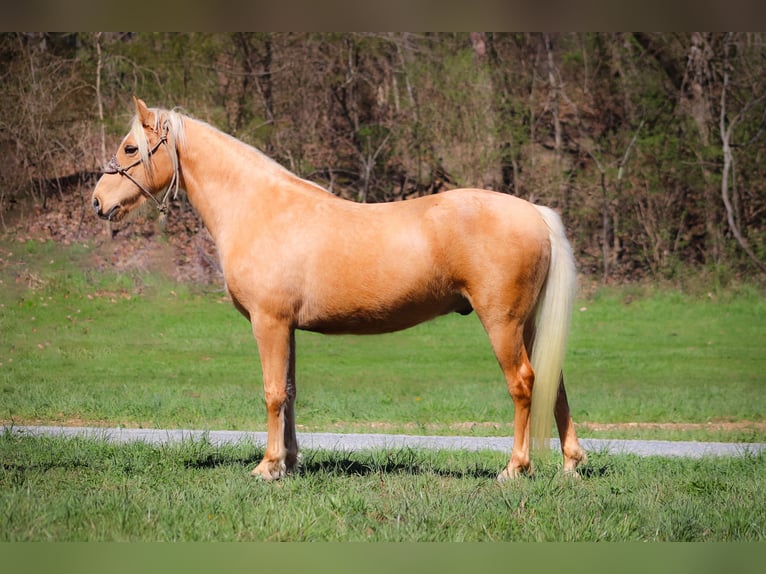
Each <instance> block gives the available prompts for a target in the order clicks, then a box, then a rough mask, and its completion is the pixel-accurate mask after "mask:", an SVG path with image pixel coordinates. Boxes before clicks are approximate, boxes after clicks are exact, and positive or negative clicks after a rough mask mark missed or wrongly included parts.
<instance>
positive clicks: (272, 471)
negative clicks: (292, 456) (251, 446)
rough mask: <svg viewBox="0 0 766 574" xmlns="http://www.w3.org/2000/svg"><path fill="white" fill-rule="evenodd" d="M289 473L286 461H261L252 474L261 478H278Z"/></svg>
mask: <svg viewBox="0 0 766 574" xmlns="http://www.w3.org/2000/svg"><path fill="white" fill-rule="evenodd" d="M286 473H287V470H286V468H285V463H284V462H267V461H265V460H264V461H261V463H260V464H259V465H258V466H256V467H255V468H254V469H253V470H252V471H251V472H250V476H252V477H255V478H257V479H260V480H277V479H279V478H282V477H283V476H285V474H286Z"/></svg>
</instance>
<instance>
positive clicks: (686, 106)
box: [0, 32, 766, 281]
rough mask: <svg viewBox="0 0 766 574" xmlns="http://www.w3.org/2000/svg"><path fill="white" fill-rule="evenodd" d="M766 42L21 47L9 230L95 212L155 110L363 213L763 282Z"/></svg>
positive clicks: (8, 46) (494, 38) (346, 38)
mask: <svg viewBox="0 0 766 574" xmlns="http://www.w3.org/2000/svg"><path fill="white" fill-rule="evenodd" d="M765 40H766V34H764V33H697V32H693V33H489V32H471V33H428V34H417V33H402V32H396V33H337V34H329V33H273V34H271V33H268V34H267V33H227V34H223V33H215V34H210V33H178V34H171V33H114V32H109V33H107V32H104V33H66V34H61V33H57V34H52V33H4V34H0V109H1V110H2V114H0V152H2V157H3V168H2V170H0V215H3V214H5V213H9V212H10V211H12V210H13V209H18V206H19V205H20V204H22V203H30V202H31V203H32V204H34V205H35V206H36V207H37V210H38V211H43V212H44V211H45V210H46V209H51V208H50V206H49V205H48V198H49V197H51V196H62V197H63V196H64V195H65V194H67V193H72V192H71V191H70V190H71V189H72V186H73V185H74V186H78V189H80V192H79V193H80V194H81V195H84V194H83V192H82V189H83V188H88V186H92V185H93V183H94V182H95V178H96V177H97V175H98V172H99V171H100V168H101V167H102V166H103V165H104V164H105V163H106V160H107V158H108V156H109V155H111V154H112V153H113V151H114V149H115V147H116V146H117V144H118V143H119V141H120V139H121V138H122V136H123V135H124V134H125V133H126V131H127V127H128V122H129V119H130V116H131V114H132V103H131V96H132V95H133V94H135V95H137V96H139V97H141V98H143V99H144V100H145V101H146V102H147V104H149V105H150V106H157V107H166V108H172V107H176V106H178V107H180V108H182V109H183V110H184V111H186V112H187V113H189V114H190V115H192V116H194V117H197V118H200V119H202V120H205V121H208V122H210V123H212V124H213V125H215V126H217V127H219V128H220V129H222V130H224V131H226V132H227V133H230V134H232V135H234V136H236V137H237V138H240V139H242V140H244V141H246V142H248V143H250V144H253V145H255V146H256V147H258V148H260V149H262V150H263V151H264V152H265V153H267V154H268V155H270V156H271V157H273V158H274V159H276V160H277V161H278V162H280V163H281V164H283V165H284V166H285V167H287V168H288V169H290V170H292V171H294V172H296V173H297V174H299V175H300V176H302V177H305V178H307V179H311V180H313V181H316V182H318V183H320V184H322V185H324V186H326V187H327V188H328V189H329V190H331V191H332V192H333V193H335V194H338V195H341V196H343V197H346V198H349V199H353V200H356V201H367V202H380V201H396V200H401V199H404V198H410V197H415V196H418V195H424V194H430V193H437V192H439V191H442V190H445V189H449V188H454V187H484V188H489V189H495V190H498V191H502V192H505V193H512V194H515V195H519V196H521V197H524V198H526V199H529V200H531V201H533V202H536V203H541V204H546V205H549V206H552V207H554V208H555V209H557V210H558V211H559V212H560V213H561V214H562V216H563V218H564V221H565V225H566V227H567V229H568V232H569V234H570V238H571V239H572V242H573V245H574V247H575V250H576V256H577V260H578V265H579V267H580V270H581V271H582V272H584V273H586V274H590V275H592V276H594V277H596V278H598V279H599V280H603V281H618V280H637V279H641V278H645V277H648V278H672V277H674V276H675V275H677V274H679V273H683V272H686V271H687V270H689V269H697V270H699V269H704V270H708V271H709V270H724V271H725V272H726V273H728V274H730V275H736V276H738V277H745V278H747V277H763V274H764V273H765V272H766V264H764V261H766V191H765V190H764V184H765V183H766V177H765V175H766V174H765V173H764V171H765V170H766V163H765V162H764V156H765V153H766V136H765V134H764V127H765V126H766V50H765V49H764V41H765ZM2 224H3V226H5V225H6V224H5V219H4V218H3V220H2ZM348 239H349V241H353V237H349V238H348Z"/></svg>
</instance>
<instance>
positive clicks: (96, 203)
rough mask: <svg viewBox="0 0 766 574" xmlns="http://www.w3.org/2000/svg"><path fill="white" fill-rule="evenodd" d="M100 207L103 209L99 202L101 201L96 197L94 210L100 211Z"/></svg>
mask: <svg viewBox="0 0 766 574" xmlns="http://www.w3.org/2000/svg"><path fill="white" fill-rule="evenodd" d="M100 207H101V202H99V200H98V199H97V198H95V197H94V198H93V209H95V210H96V211H98V210H99V208H100Z"/></svg>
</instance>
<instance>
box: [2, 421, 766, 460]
mask: <svg viewBox="0 0 766 574" xmlns="http://www.w3.org/2000/svg"><path fill="white" fill-rule="evenodd" d="M8 431H10V432H11V433H13V434H16V435H19V436H62V437H78V436H84V437H92V438H100V439H105V440H109V441H112V442H116V443H127V442H136V441H143V442H146V443H149V444H165V443H174V442H175V443H177V442H181V441H184V440H201V439H205V440H207V441H209V442H210V443H211V444H213V445H217V446H218V445H225V444H243V443H244V444H251V445H254V446H259V447H263V446H265V444H266V433H265V432H240V431H199V430H157V429H133V428H130V429H128V428H94V427H47V426H46V427H41V426H4V427H3V432H8ZM298 444H299V445H300V447H301V448H305V449H321V450H338V451H345V452H351V451H359V450H367V449H379V448H385V449H401V448H406V447H410V448H430V449H461V450H473V451H478V450H496V451H502V452H507V453H510V451H511V448H512V447H513V438H503V437H467V436H415V435H399V434H356V433H348V434H336V433H298ZM580 444H581V446H582V447H583V448H584V449H585V450H586V451H588V452H604V453H610V454H637V455H641V456H651V455H654V456H666V457H670V456H685V457H691V458H699V457H703V456H742V455H744V454H747V453H752V454H756V453H760V452H763V450H764V448H766V444H764V443H727V442H682V441H665V440H648V441H645V440H609V439H581V440H580ZM551 447H552V448H554V449H558V448H559V441H558V439H551Z"/></svg>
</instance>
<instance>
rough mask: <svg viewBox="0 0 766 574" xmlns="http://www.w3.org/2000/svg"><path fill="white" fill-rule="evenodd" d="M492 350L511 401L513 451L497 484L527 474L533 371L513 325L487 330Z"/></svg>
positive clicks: (519, 331) (519, 330) (520, 330)
mask: <svg viewBox="0 0 766 574" xmlns="http://www.w3.org/2000/svg"><path fill="white" fill-rule="evenodd" d="M485 328H486V329H487V334H488V335H489V340H490V343H491V344H492V349H493V350H494V352H495V357H497V361H498V363H500V368H501V369H502V371H503V375H504V376H505V382H506V384H507V385H508V391H509V393H510V395H511V398H512V399H513V406H514V419H513V437H514V438H513V450H512V451H511V459H510V461H509V462H508V466H507V467H506V468H505V469H504V470H503V471H502V472H501V473H500V474H499V475H498V477H497V479H498V480H500V481H503V480H508V479H512V478H516V477H517V476H519V475H520V474H521V473H523V472H529V471H530V470H531V463H530V458H529V409H530V406H531V404H532V385H533V384H534V378H535V375H534V371H533V370H532V365H531V364H530V362H529V357H528V356H527V351H526V347H525V345H524V341H523V336H522V333H523V327H522V325H521V324H520V323H518V322H516V321H511V320H508V321H502V322H500V323H498V324H496V325H493V326H487V325H486V324H485Z"/></svg>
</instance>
